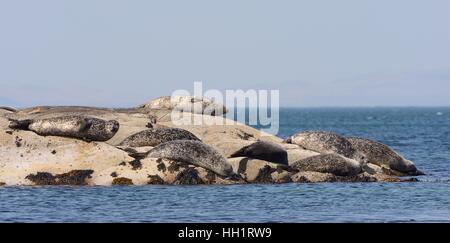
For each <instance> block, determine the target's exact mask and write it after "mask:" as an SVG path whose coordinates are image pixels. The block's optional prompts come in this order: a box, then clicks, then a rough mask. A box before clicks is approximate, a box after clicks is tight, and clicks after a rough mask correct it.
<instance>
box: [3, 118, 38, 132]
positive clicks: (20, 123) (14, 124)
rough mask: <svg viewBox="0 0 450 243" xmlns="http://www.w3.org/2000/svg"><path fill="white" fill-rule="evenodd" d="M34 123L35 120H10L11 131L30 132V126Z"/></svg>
mask: <svg viewBox="0 0 450 243" xmlns="http://www.w3.org/2000/svg"><path fill="white" fill-rule="evenodd" d="M32 122H33V120H30V119H26V120H14V119H9V128H11V129H19V130H29V128H28V127H29V126H30V124H31V123H32Z"/></svg>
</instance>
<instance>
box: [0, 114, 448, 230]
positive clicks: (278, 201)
mask: <svg viewBox="0 0 450 243" xmlns="http://www.w3.org/2000/svg"><path fill="white" fill-rule="evenodd" d="M300 130H328V131H333V132H337V133H340V134H343V135H351V136H362V137H367V138H370V139H375V140H378V141H380V142H382V143H385V144H387V145H389V146H391V147H393V148H394V149H395V150H397V151H398V152H400V153H401V154H403V155H404V156H405V157H406V158H408V159H410V160H412V161H414V162H415V164H416V166H417V167H418V168H419V169H420V170H422V171H423V172H425V173H426V174H427V175H425V176H420V177H418V179H419V180H420V182H402V183H320V184H282V185H262V184H261V185H259V184H253V185H230V186H220V185H208V186H130V187H120V186H117V187H0V222H450V108H449V107H447V108H446V107H442V108H285V109H281V110H280V130H279V134H278V135H279V136H280V137H286V136H288V135H290V134H292V133H295V132H297V131H300Z"/></svg>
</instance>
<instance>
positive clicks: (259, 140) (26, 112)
mask: <svg viewBox="0 0 450 243" xmlns="http://www.w3.org/2000/svg"><path fill="white" fill-rule="evenodd" d="M179 101H180V102H181V103H183V102H187V101H189V99H188V98H183V99H180V100H179ZM191 101H192V100H191ZM191 101H189V102H191ZM208 102H209V103H208ZM193 104H194V105H200V104H201V107H202V112H201V113H202V114H196V113H192V111H193V110H185V109H177V108H174V107H173V106H172V104H171V103H167V98H162V99H157V100H154V101H152V102H149V103H146V104H145V105H143V106H140V107H137V108H131V109H108V108H92V107H78V106H76V107H73V106H71V107H67V106H53V107H52V106H40V107H32V108H27V109H22V110H18V111H15V110H13V109H4V108H1V107H0V185H3V186H9V185H103V186H111V185H200V184H202V185H207V184H245V183H291V182H293V183H316V182H401V181H404V180H403V179H402V178H400V176H405V175H412V174H414V173H411V172H412V171H413V170H412V169H411V168H415V166H414V167H413V163H412V162H410V161H408V160H406V159H404V158H403V157H401V155H399V154H398V153H396V152H395V151H393V150H392V149H390V148H389V147H387V146H386V145H383V146H386V147H376V146H381V145H376V144H375V145H376V146H375V145H374V146H375V147H374V148H375V149H374V148H371V147H370V146H369V147H364V146H363V147H361V146H358V144H356V145H353V144H352V143H353V140H352V139H348V141H350V142H348V143H347V142H345V144H343V145H342V144H339V141H341V138H343V137H341V136H339V135H332V136H328V135H326V136H325V137H326V138H330V139H328V140H326V139H325V140H320V139H318V140H315V139H313V140H308V141H307V142H305V141H306V140H301V139H300V140H298V139H297V140H295V139H294V140H292V139H293V138H292V137H291V140H290V142H291V143H285V142H283V140H282V139H281V138H278V137H276V136H273V135H270V134H266V133H263V132H261V131H259V130H256V129H254V128H252V127H249V126H246V125H244V124H241V123H238V122H235V121H231V120H228V119H226V118H223V117H220V116H211V115H218V113H208V112H206V113H205V111H208V110H207V109H206V106H205V105H206V104H211V101H206V100H205V99H203V100H194V101H193ZM213 106H214V105H213ZM69 115H83V116H89V117H94V118H99V119H104V120H115V121H117V122H118V123H119V124H120V128H119V130H118V131H117V133H116V134H115V135H114V136H113V137H112V138H111V139H109V140H108V141H105V142H100V141H93V142H87V141H83V140H80V139H76V138H67V137H58V136H40V135H38V134H36V133H34V132H31V131H24V130H14V129H10V128H9V127H8V126H9V123H10V121H9V120H8V119H16V120H23V119H45V118H55V117H61V116H69ZM149 128H179V129H184V130H186V131H188V132H189V133H192V136H195V137H196V138H198V139H199V140H200V141H198V142H201V143H204V144H206V145H208V146H210V147H211V148H212V150H213V151H215V152H214V153H216V152H217V153H218V154H220V155H221V156H220V158H221V161H222V160H224V162H223V163H226V164H229V165H230V166H231V167H232V172H233V173H230V174H228V173H227V174H222V175H221V174H220V173H219V174H217V173H215V172H213V171H212V170H211V169H210V168H209V167H208V166H204V165H203V164H202V163H200V164H199V163H196V161H190V160H187V162H189V163H186V160H182V159H180V160H179V159H177V158H175V157H171V159H164V158H150V157H148V156H147V155H148V153H149V152H150V151H151V150H152V149H154V147H152V146H143V145H149V144H146V143H136V144H132V143H130V144H127V146H118V145H119V144H120V142H122V141H124V140H125V139H126V138H128V137H130V135H133V134H136V133H138V132H141V131H145V130H148V129H149ZM172 131H173V130H172ZM180 138H181V139H183V136H182V137H180ZM319 138H320V136H319ZM308 139H309V138H308ZM343 139H344V140H345V141H347V138H343ZM175 141H177V140H175ZM321 141H322V142H323V141H325V142H326V145H325V146H322V145H320V146H318V147H314V146H312V147H311V145H312V144H317V143H319V144H320V143H321ZM175 144H178V142H177V143H175ZM181 144H183V143H181ZM348 144H350V146H352V148H348ZM365 144H367V143H365ZM122 145H123V144H122ZM141 145H142V147H141ZM152 145H153V144H152ZM155 146H156V145H155ZM200 147H201V146H200ZM376 148H382V150H386V151H392V153H391V152H390V153H389V154H390V155H392V157H393V158H401V159H402V160H401V163H403V164H402V165H400V166H398V163H399V161H400V160H395V162H392V161H389V160H385V157H382V158H381V157H380V153H378V152H376V151H379V149H376ZM173 149H175V147H174V148H173ZM388 149H389V150H388ZM271 151H274V155H276V156H275V157H274V156H272V154H271V153H270V152H271ZM349 151H350V153H349V155H348V156H349V157H351V158H349V157H345V155H344V154H345V153H346V152H349ZM368 151H369V152H368ZM192 152H195V151H192ZM330 153H331V154H330ZM338 154H340V155H338ZM361 154H367V156H366V158H365V159H361V160H358V159H359V158H360V157H358V156H355V155H361ZM236 156H239V157H236ZM188 157H189V156H188ZM232 157H234V158H232ZM191 158H196V157H195V156H191ZM271 161H272V162H271ZM405 161H407V162H405ZM205 162H207V159H205V158H204V160H203V163H205ZM273 162H278V163H273ZM280 163H281V164H280ZM416 174H418V173H416ZM407 180H410V181H411V180H414V179H407Z"/></svg>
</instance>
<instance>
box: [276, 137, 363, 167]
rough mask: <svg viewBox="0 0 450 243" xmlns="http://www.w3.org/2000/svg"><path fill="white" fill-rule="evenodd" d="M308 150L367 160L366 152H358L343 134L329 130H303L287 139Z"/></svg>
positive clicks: (288, 141) (287, 141)
mask: <svg viewBox="0 0 450 243" xmlns="http://www.w3.org/2000/svg"><path fill="white" fill-rule="evenodd" d="M285 142H286V143H293V144H297V145H299V146H300V147H303V148H305V149H308V150H312V151H315V152H318V153H322V154H328V153H337V154H340V155H342V156H344V157H347V158H351V159H355V160H358V161H361V162H362V163H364V162H365V157H364V154H362V153H359V152H357V151H356V150H355V149H354V148H353V147H352V144H351V143H350V142H349V141H347V139H346V138H345V137H343V136H340V135H338V134H336V133H332V132H327V131H303V132H299V133H296V134H294V135H292V136H290V137H288V138H287V139H286V140H285Z"/></svg>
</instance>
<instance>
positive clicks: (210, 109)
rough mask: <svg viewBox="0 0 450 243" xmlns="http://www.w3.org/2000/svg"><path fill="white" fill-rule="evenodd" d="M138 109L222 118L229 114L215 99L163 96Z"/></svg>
mask: <svg viewBox="0 0 450 243" xmlns="http://www.w3.org/2000/svg"><path fill="white" fill-rule="evenodd" d="M137 108H138V109H150V110H151V109H168V110H176V111H182V112H191V113H196V114H204V115H211V116H221V115H223V114H225V113H227V112H228V110H227V108H226V107H225V106H224V105H223V104H221V103H219V102H216V101H215V100H214V99H210V98H206V97H197V96H189V95H187V96H183V95H173V96H163V97H159V98H156V99H154V100H151V101H149V102H146V103H145V104H142V105H140V106H139V107H137Z"/></svg>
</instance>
